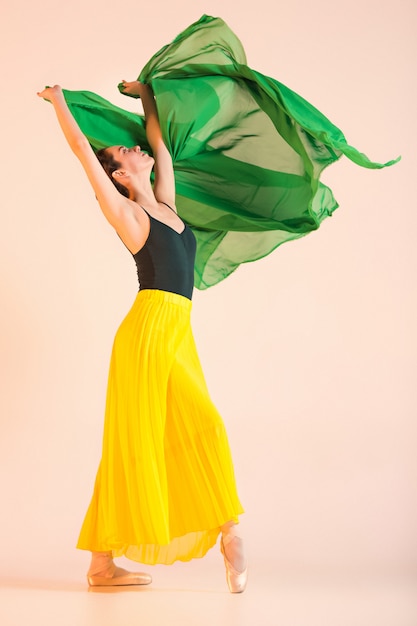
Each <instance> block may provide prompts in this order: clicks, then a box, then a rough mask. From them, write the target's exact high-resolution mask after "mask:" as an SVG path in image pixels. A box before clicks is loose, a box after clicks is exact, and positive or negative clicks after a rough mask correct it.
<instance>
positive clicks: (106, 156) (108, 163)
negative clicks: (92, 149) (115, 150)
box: [96, 148, 129, 198]
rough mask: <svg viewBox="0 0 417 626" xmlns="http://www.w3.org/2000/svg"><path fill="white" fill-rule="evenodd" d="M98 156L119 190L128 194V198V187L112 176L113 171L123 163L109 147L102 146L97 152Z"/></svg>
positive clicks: (123, 193)
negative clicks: (117, 159)
mask: <svg viewBox="0 0 417 626" xmlns="http://www.w3.org/2000/svg"><path fill="white" fill-rule="evenodd" d="M96 157H97V158H98V160H99V161H100V163H101V165H102V167H103V169H104V171H105V172H106V174H107V176H108V177H109V178H110V180H111V182H112V183H113V185H114V186H115V187H116V189H117V191H118V192H119V193H121V194H122V196H126V198H128V197H129V190H128V188H127V187H125V186H124V185H121V184H120V183H118V182H117V181H116V180H114V178H113V176H112V174H113V172H115V171H116V170H118V169H119V168H120V167H121V166H122V164H121V163H119V161H116V159H115V158H114V157H113V155H111V154H110V153H109V152H107V148H102V149H101V150H98V152H96Z"/></svg>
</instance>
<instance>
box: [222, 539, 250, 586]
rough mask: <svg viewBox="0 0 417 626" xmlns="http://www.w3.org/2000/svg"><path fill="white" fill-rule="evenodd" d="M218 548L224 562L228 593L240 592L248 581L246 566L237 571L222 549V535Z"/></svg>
mask: <svg viewBox="0 0 417 626" xmlns="http://www.w3.org/2000/svg"><path fill="white" fill-rule="evenodd" d="M220 550H221V553H222V554H223V559H224V564H225V567H226V580H227V585H228V587H229V591H230V593H242V592H243V591H245V589H246V583H247V581H248V567H247V566H246V567H245V569H244V570H243V572H238V571H237V570H236V569H235V568H234V567H233V565H232V564H231V562H230V561H229V559H228V558H227V556H226V551H225V549H224V543H223V537H222V538H221V540H220Z"/></svg>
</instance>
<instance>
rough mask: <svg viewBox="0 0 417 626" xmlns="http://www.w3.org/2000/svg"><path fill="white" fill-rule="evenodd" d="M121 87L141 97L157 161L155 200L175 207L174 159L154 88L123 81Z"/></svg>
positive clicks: (127, 92) (126, 91) (147, 132)
mask: <svg viewBox="0 0 417 626" xmlns="http://www.w3.org/2000/svg"><path fill="white" fill-rule="evenodd" d="M121 85H122V87H123V93H125V94H131V95H137V96H140V98H141V100H142V104H143V111H144V113H145V120H146V136H147V139H148V141H149V144H150V146H151V148H152V153H153V156H154V159H155V167H154V172H155V182H154V194H155V198H156V199H157V200H158V202H166V204H169V206H171V207H175V178H174V169H173V166H172V158H171V155H170V153H169V150H168V148H167V147H166V145H165V143H164V140H163V138H162V132H161V127H160V125H159V118H158V111H157V108H156V104H155V98H154V94H153V91H152V88H151V87H150V85H145V84H143V83H140V82H139V81H137V80H134V81H131V82H127V81H125V80H123V81H122V83H121Z"/></svg>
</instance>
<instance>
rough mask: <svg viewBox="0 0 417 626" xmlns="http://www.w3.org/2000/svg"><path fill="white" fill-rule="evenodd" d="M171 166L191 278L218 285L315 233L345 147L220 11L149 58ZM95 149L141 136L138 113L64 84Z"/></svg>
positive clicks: (147, 79)
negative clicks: (254, 58)
mask: <svg viewBox="0 0 417 626" xmlns="http://www.w3.org/2000/svg"><path fill="white" fill-rule="evenodd" d="M138 78H139V80H141V81H142V82H144V83H148V84H150V85H151V86H152V88H153V91H154V93H155V97H156V103H157V108H158V114H159V119H160V124H161V128H162V132H163V136H164V140H165V142H166V145H167V146H168V148H169V150H170V152H171V154H172V158H173V163H174V170H175V182H176V205H177V209H178V213H179V215H180V216H181V218H182V219H183V220H184V221H185V222H186V223H187V224H188V225H189V226H190V227H191V228H192V230H193V232H194V234H195V236H196V239H197V257H196V263H195V284H196V287H198V288H200V289H205V288H207V287H210V286H212V285H215V284H216V283H218V282H219V281H221V280H222V279H224V278H226V277H227V276H228V275H229V274H230V273H231V272H233V271H234V270H235V269H236V268H237V267H238V266H239V265H240V264H241V263H245V262H248V261H254V260H256V259H259V258H261V257H263V256H265V255H267V254H269V253H270V252H271V251H272V250H274V249H275V248H276V247H277V246H279V245H281V244H282V243H284V242H286V241H290V240H292V239H296V238H298V237H302V236H303V235H306V234H307V233H309V232H311V231H313V230H316V229H317V228H318V227H319V225H320V223H321V222H322V221H323V220H324V219H325V218H326V217H327V216H329V215H331V214H332V213H333V211H334V210H335V209H336V208H337V206H338V204H337V202H336V200H335V199H334V197H333V194H332V192H331V190H330V189H329V188H328V187H326V186H325V185H323V184H322V183H321V182H320V180H319V179H320V175H321V172H322V171H323V169H324V168H325V167H327V166H328V165H329V164H331V163H334V162H335V161H337V160H338V159H339V158H340V157H341V156H342V155H343V154H344V155H346V156H347V157H348V158H349V159H350V160H351V161H353V162H354V163H356V164H358V165H361V166H363V167H368V168H382V167H385V166H387V165H392V164H393V163H395V162H396V161H398V159H396V160H394V161H389V162H388V163H384V164H382V163H374V162H372V161H370V160H369V159H368V157H367V156H365V155H364V154H362V153H360V152H358V150H356V149H355V148H353V147H352V146H350V145H349V144H348V143H347V142H346V139H345V137H344V135H343V133H342V132H341V131H340V130H339V129H338V128H337V127H336V126H334V125H333V124H332V123H331V122H330V121H329V120H328V119H327V118H326V117H325V116H324V115H323V114H322V113H320V111H318V110H317V109H316V108H315V107H313V106H312V105H311V104H309V103H308V102H307V101H306V100H304V99H303V98H302V97H301V96H299V95H298V94H296V93H295V92H294V91H291V89H289V88H288V87H286V86H285V85H283V84H282V83H279V82H278V81H277V80H274V79H273V78H269V77H267V76H264V75H262V74H260V73H259V72H256V71H254V70H252V69H251V68H250V67H248V65H247V62H246V57H245V52H244V50H243V47H242V45H241V43H240V41H239V40H238V39H237V37H236V36H235V35H234V33H233V32H232V31H231V30H230V29H229V28H228V26H227V25H226V24H225V23H224V21H223V20H221V19H220V18H214V17H210V16H207V15H203V16H202V17H201V18H200V20H198V21H197V22H195V23H194V24H192V25H191V26H189V27H188V28H187V29H186V30H184V31H183V32H182V33H180V35H178V36H177V37H176V38H175V39H174V41H173V42H172V43H170V44H169V45H167V46H165V47H163V48H162V49H161V50H160V51H159V52H157V53H156V54H155V55H154V56H153V57H152V58H151V59H150V61H149V62H148V63H147V64H146V65H145V67H144V68H143V70H142V71H141V73H140V75H139V77H138ZM64 95H65V98H66V100H67V103H68V105H69V107H70V109H71V111H72V113H73V115H74V117H75V119H76V120H77V122H78V124H79V125H80V127H81V130H82V131H83V132H84V133H85V135H86V136H87V137H88V139H89V141H90V143H91V145H92V146H93V148H94V149H96V150H97V149H99V148H103V147H106V146H110V145H120V144H122V145H127V146H131V145H135V144H140V145H141V147H142V149H144V150H148V151H150V147H149V145H148V144H147V140H146V133H145V122H144V118H143V116H142V115H139V114H135V113H131V112H128V111H125V110H124V109H122V108H120V107H117V106H114V105H113V104H111V103H110V102H108V101H107V100H104V99H103V98H101V97H100V96H98V95H96V94H94V93H91V92H86V91H83V92H80V91H78V92H77V91H67V90H64Z"/></svg>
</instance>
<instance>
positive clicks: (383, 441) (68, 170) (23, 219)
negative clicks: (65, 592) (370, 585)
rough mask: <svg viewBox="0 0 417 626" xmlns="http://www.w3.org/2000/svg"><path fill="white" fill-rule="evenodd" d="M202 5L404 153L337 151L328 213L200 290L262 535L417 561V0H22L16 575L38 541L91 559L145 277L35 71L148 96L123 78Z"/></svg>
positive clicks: (9, 490) (341, 553)
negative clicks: (125, 340) (89, 514)
mask: <svg viewBox="0 0 417 626" xmlns="http://www.w3.org/2000/svg"><path fill="white" fill-rule="evenodd" d="M103 5H104V8H103ZM202 13H208V14H212V15H220V16H221V17H223V18H224V19H225V20H226V21H227V22H228V23H229V25H230V26H231V27H232V28H233V29H234V30H235V31H236V33H237V34H238V35H239V36H240V38H241V40H242V41H243V44H244V45H245V48H246V51H247V55H248V60H249V64H250V65H251V66H252V67H254V68H255V69H257V70H259V71H262V72H264V73H266V74H269V75H272V76H274V77H276V78H278V80H281V81H282V82H284V83H286V84H288V86H290V87H292V88H293V89H295V90H296V91H298V92H300V93H301V94H302V95H304V97H306V98H307V99H309V100H310V101H311V102H313V103H314V104H315V105H316V106H317V107H318V108H320V109H321V110H323V112H324V113H326V114H327V115H328V116H329V117H330V118H331V119H332V120H333V121H334V122H335V123H336V124H338V125H340V126H341V128H342V129H343V130H344V131H345V134H346V135H347V138H348V139H349V140H350V141H351V142H352V143H353V145H355V146H356V147H358V148H359V149H361V150H363V151H364V152H366V153H367V154H368V155H369V156H370V157H371V158H373V159H375V160H381V161H383V160H388V159H390V158H394V157H396V156H397V155H398V154H402V156H403V160H402V162H401V163H400V164H399V165H397V166H395V167H393V168H391V169H387V170H383V171H380V172H374V171H367V170H360V169H359V168H357V167H355V166H353V165H352V164H350V163H349V162H348V161H347V160H343V161H342V162H340V163H338V164H337V165H335V166H334V167H333V168H331V169H330V170H329V171H328V172H327V173H326V176H325V179H324V180H325V182H327V183H328V184H329V185H330V186H331V187H332V188H333V190H334V192H335V195H336V197H337V198H338V200H339V202H340V205H341V208H340V209H339V210H338V211H337V212H336V213H335V215H334V217H333V218H332V219H331V220H327V222H325V224H324V225H323V227H322V229H320V231H319V232H317V233H315V234H313V235H311V236H309V237H307V238H305V239H302V240H300V241H298V242H295V243H292V244H287V245H286V246H284V247H282V248H281V249H280V250H278V251H277V252H276V253H274V254H273V255H272V256H270V257H268V258H267V259H264V260H263V261H260V262H258V263H256V264H252V265H250V266H246V267H243V268H241V269H240V270H239V271H238V272H237V273H236V274H235V275H233V276H232V277H231V278H229V279H228V280H227V281H225V282H224V283H223V284H221V285H219V286H217V287H216V288H213V289H212V290H209V291H208V292H205V293H196V295H195V305H194V327H195V334H196V338H197V341H198V345H199V348H200V354H201V358H202V361H203V364H204V367H205V371H206V375H207V378H208V381H209V386H210V389H211V392H212V395H213V398H214V400H215V401H216V403H217V404H218V406H219V408H220V410H221V412H222V414H223V416H224V419H225V422H226V424H227V427H228V431H229V435H230V441H231V445H232V449H233V450H234V457H235V463H236V472H237V475H238V480H239V485H240V491H241V497H242V500H243V502H244V504H245V506H246V509H247V514H246V515H245V517H244V519H243V520H242V522H243V527H244V529H245V533H246V536H247V540H248V545H249V550H250V552H251V555H252V559H253V560H254V561H255V562H258V563H259V562H261V561H262V560H265V559H268V560H270V561H271V562H275V563H276V567H278V568H279V567H281V568H284V569H285V568H286V567H288V568H290V567H306V568H317V567H327V566H333V567H338V566H342V567H351V566H356V567H357V566H359V567H363V568H364V569H367V568H374V569H375V568H377V569H381V568H382V569H386V570H387V571H388V570H390V571H392V569H393V568H394V569H404V568H406V567H409V566H415V565H416V557H417V546H416V535H415V527H416V521H417V520H416V502H415V484H416V474H417V472H416V460H415V441H416V439H415V438H416V419H415V415H416V411H415V407H416V392H415V370H416V362H415V349H416V333H415V319H416V293H415V267H416V264H415V261H416V253H415V246H414V240H415V233H416V230H417V220H416V210H415V207H416V194H415V180H416V171H415V162H416V161H415V123H414V122H413V119H412V118H413V114H414V109H415V102H416V93H415V82H414V79H415V73H416V72H415V65H414V63H413V60H414V59H415V58H416V50H415V43H414V41H415V36H414V35H415V33H414V24H415V7H414V3H412V2H411V1H410V2H406V1H405V0H399V1H398V2H396V3H392V2H391V1H388V0H367V1H366V2H363V0H353V1H351V2H334V0H333V1H330V0H317V2H314V3H312V2H309V1H307V0H298V1H297V0H293V1H292V2H290V3H272V2H270V1H269V0H257V2H256V3H251V4H249V3H247V4H244V3H240V2H239V3H237V2H224V1H223V2H219V1H212V2H210V1H207V2H204V3H203V2H196V1H195V0H183V1H182V2H172V1H169V2H168V0H163V1H160V2H153V3H146V4H145V3H138V2H133V1H132V0H126V1H125V2H124V3H123V4H122V6H117V4H116V3H110V2H104V3H103V2H99V1H98V0H92V1H91V2H80V1H77V2H71V3H57V2H52V0H50V1H48V0H40V1H38V2H34V3H27V2H23V0H18V1H16V2H13V4H11V5H8V7H7V10H6V15H7V18H6V19H3V20H2V25H1V28H2V30H4V32H3V33H1V38H0V41H1V44H0V45H1V46H2V50H1V52H2V60H3V64H4V68H3V70H2V80H1V91H2V94H1V109H2V121H3V124H2V144H3V157H2V168H1V180H2V190H3V191H2V216H3V219H2V227H1V228H0V237H1V242H0V244H1V245H0V253H1V255H2V266H1V267H2V270H1V275H2V283H1V290H2V307H1V313H0V314H1V345H2V351H1V364H0V365H1V382H2V392H1V397H0V403H1V407H0V419H1V437H0V463H1V484H0V493H1V494H2V495H1V498H2V507H1V510H2V513H1V516H0V528H1V536H2V549H1V555H2V556H1V561H2V564H3V566H4V567H5V572H6V573H8V574H9V575H25V576H28V575H31V574H33V573H36V572H39V565H38V564H39V560H41V561H42V564H43V565H45V564H47V565H51V567H62V564H63V563H64V564H65V567H66V568H68V569H69V570H71V568H72V570H74V571H76V572H78V571H79V572H80V573H81V572H83V570H84V567H85V563H86V558H85V557H84V556H83V555H82V554H81V553H78V552H77V551H75V550H74V549H73V546H74V544H75V541H76V538H77V534H78V530H79V526H80V523H81V521H82V518H83V515H84V512H85V508H86V506H87V504H88V501H89V498H90V494H91V490H92V486H93V480H94V475H95V471H96V467H97V463H98V460H99V454H100V443H101V428H102V414H103V406H104V393H105V386H106V377H107V367H108V358H109V353H110V348H111V343H112V338H113V334H114V332H115V329H116V327H117V325H118V323H119V321H120V320H121V319H122V317H123V316H124V314H125V312H126V311H127V309H128V308H129V306H130V304H131V301H132V299H133V297H134V295H135V291H136V278H135V270H134V266H133V262H132V260H131V259H130V258H129V255H128V254H126V251H125V250H124V248H123V246H121V245H120V242H119V241H118V239H117V237H115V236H114V234H113V232H112V231H111V228H110V227H109V226H108V225H107V224H106V223H105V221H104V219H103V218H102V216H101V214H100V213H99V210H98V207H97V205H96V202H95V199H94V195H93V194H92V192H91V191H90V189H89V186H88V183H87V182H86V180H85V178H84V175H83V173H82V171H81V168H80V166H79V165H78V163H77V162H76V160H75V158H74V157H73V156H72V154H71V153H70V151H69V150H68V148H67V147H66V145H65V144H64V140H63V139H62V137H61V135H60V132H59V131H58V127H57V124H56V122H55V119H54V117H53V112H52V109H51V108H50V106H49V105H47V104H45V103H42V102H41V101H40V100H38V99H37V98H36V96H35V92H36V91H37V90H39V89H40V88H41V87H42V86H43V85H44V84H54V83H55V82H60V83H61V84H62V85H63V86H65V87H67V88H69V89H90V90H92V91H96V92H98V93H100V94H102V95H103V96H105V97H108V98H109V99H111V100H112V101H113V102H115V103H116V104H120V105H121V106H125V107H131V108H134V106H135V103H134V102H133V101H129V102H128V101H126V99H125V98H122V97H121V96H119V94H118V92H117V90H116V88H115V86H116V84H117V83H118V81H119V80H120V79H121V78H127V79H129V78H131V77H135V76H136V75H137V74H138V72H139V70H140V68H141V67H142V65H143V64H144V63H145V62H146V61H147V59H148V58H149V57H150V56H151V54H153V53H154V52H155V51H156V50H157V49H159V47H161V46H162V45H163V44H165V43H167V42H168V41H170V40H171V39H172V38H173V37H174V36H175V35H176V34H177V33H178V32H179V31H180V30H182V29H183V28H184V27H185V26H187V25H188V24H189V23H191V22H192V21H194V20H195V19H197V18H198V17H200V15H201V14H202ZM210 558H211V557H210ZM213 558H214V557H213Z"/></svg>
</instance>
